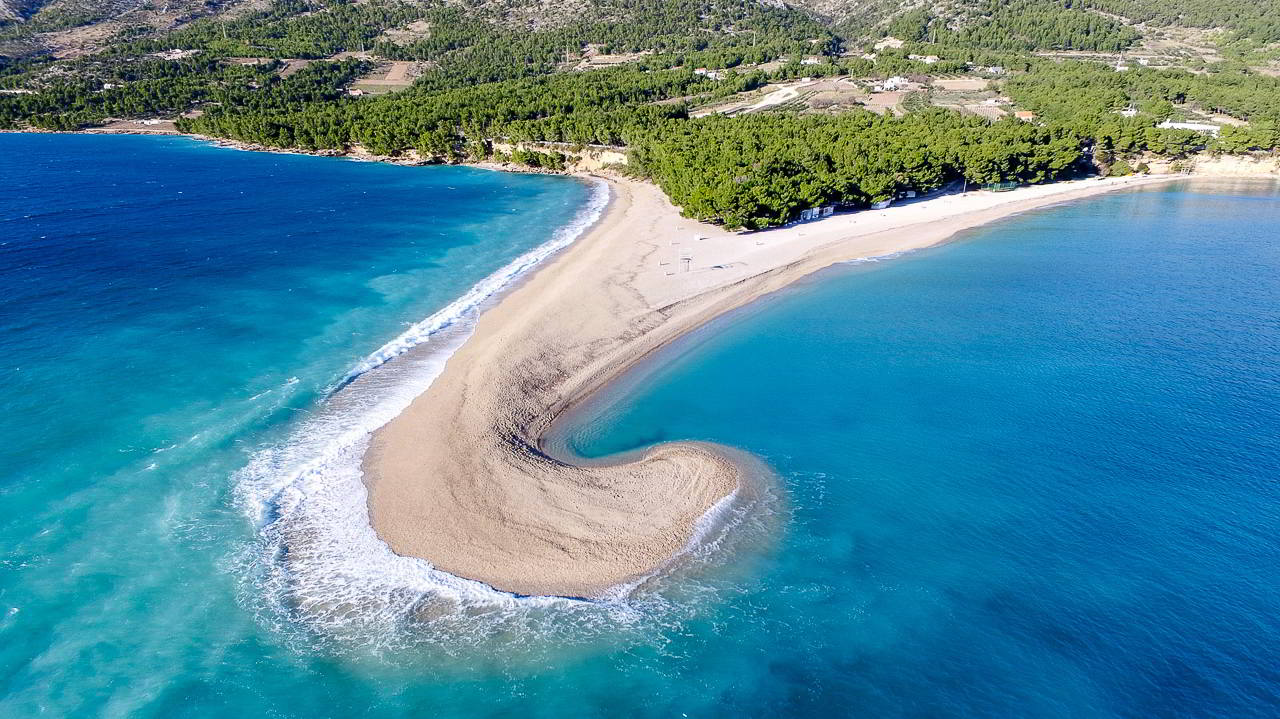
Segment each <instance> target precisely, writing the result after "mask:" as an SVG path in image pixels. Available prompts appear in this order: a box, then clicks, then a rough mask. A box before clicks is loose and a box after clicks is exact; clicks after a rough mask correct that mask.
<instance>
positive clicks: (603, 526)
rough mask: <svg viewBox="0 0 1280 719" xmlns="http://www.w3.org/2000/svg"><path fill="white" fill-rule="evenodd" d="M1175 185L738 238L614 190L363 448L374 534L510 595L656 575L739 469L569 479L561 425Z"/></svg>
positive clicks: (973, 205)
mask: <svg viewBox="0 0 1280 719" xmlns="http://www.w3.org/2000/svg"><path fill="white" fill-rule="evenodd" d="M1171 179H1178V178H1173V177H1149V178H1148V177H1129V178H1111V179H1103V180H1081V181H1076V182H1064V183H1056V184H1050V185H1039V186H1034V187H1027V188H1023V189H1020V190H1016V191H1013V192H1006V193H992V192H985V191H979V192H970V193H967V194H963V195H961V194H948V195H941V196H937V197H932V198H928V199H923V200H919V201H915V202H913V203H911V204H908V205H903V206H898V207H891V208H889V209H886V210H878V211H864V212H857V213H850V214H842V215H836V216H834V217H831V218H827V219H824V220H821V221H817V222H811V223H807V224H797V225H791V226H788V227H785V228H780V229H776V230H771V231H767V232H757V233H750V234H735V233H730V232H726V231H724V230H721V229H719V228H716V227H712V226H709V225H706V224H703V223H699V222H695V221H693V220H689V219H686V218H683V217H681V216H680V214H679V211H678V210H677V209H676V208H674V207H672V205H671V204H670V202H669V201H668V200H667V199H666V197H665V196H664V195H663V194H662V193H661V191H659V190H658V188H656V187H654V186H653V185H650V184H647V183H642V182H634V181H627V180H617V179H614V180H609V183H610V189H611V191H612V200H611V203H610V206H609V208H608V210H607V211H606V213H605V215H604V217H602V219H601V220H600V221H599V222H598V223H597V224H596V226H595V227H593V228H592V229H591V230H590V231H589V232H588V233H587V234H586V235H585V236H584V237H583V238H582V239H580V240H579V241H578V242H576V243H575V244H574V245H573V246H571V247H570V248H568V249H566V250H565V251H563V252H562V253H561V254H560V255H558V256H556V257H555V258H553V259H552V260H550V261H549V262H548V264H547V265H545V266H544V267H542V268H541V269H540V270H539V271H537V272H536V274H534V275H533V276H532V277H531V278H530V279H529V280H528V281H527V282H525V283H524V284H523V285H521V286H519V287H518V288H516V289H515V290H514V291H512V292H511V293H510V294H508V295H507V296H506V297H504V298H503V299H502V300H501V301H500V302H499V303H498V304H497V305H496V306H494V307H493V308H491V309H490V310H488V311H487V312H485V313H484V315H483V316H482V317H481V318H480V319H479V321H478V322H477V325H476V328H475V332H474V334H473V335H472V337H471V338H470V339H469V340H467V341H466V342H465V343H464V344H463V346H462V347H461V348H460V349H459V350H458V351H457V352H456V353H455V354H454V355H453V356H452V357H451V358H450V359H449V360H448V363H447V365H446V366H445V369H444V372H443V373H442V374H441V375H440V377H438V378H437V379H436V381H435V382H434V383H433V384H432V385H431V387H430V388H428V389H427V391H425V392H424V393H423V394H421V395H420V396H418V397H417V398H416V399H415V400H414V401H413V403H412V404H411V405H410V406H409V407H408V408H407V409H406V410H405V411H404V412H403V413H401V414H400V415H399V416H398V417H396V418H395V419H394V420H392V421H391V422H390V423H388V424H387V425H386V426H384V427H383V428H382V429H380V430H379V431H378V432H376V433H375V435H374V437H373V441H372V444H371V446H370V450H369V452H368V453H367V455H366V457H365V459H364V465H363V466H364V473H365V481H366V484H367V485H368V488H369V510H370V516H371V520H372V522H373V526H374V529H375V530H376V531H377V533H378V535H379V536H380V537H381V538H382V539H383V540H384V541H386V542H387V543H388V545H389V546H390V547H391V549H392V550H393V551H395V552H397V553H399V554H402V555H407V556H414V557H421V558H424V559H426V560H428V561H430V562H431V563H432V564H434V565H435V566H436V567H438V568H440V569H443V570H445V571H447V572H450V573H453V574H456V575H458V576H462V577H466V578H469V579H475V580H478V581H481V582H484V583H486V584H489V585H491V586H493V587H495V588H497V589H501V590H506V591H511V592H516V593H520V594H531V595H561V596H579V597H590V596H598V595H600V594H601V593H602V592H604V591H605V590H607V589H608V588H610V587H612V586H615V585H618V584H621V583H625V582H627V581H629V580H633V579H635V578H637V577H641V576H644V575H647V574H650V573H652V572H653V571H654V570H655V569H657V568H659V567H661V566H663V565H664V564H665V563H667V562H669V561H670V560H671V558H672V557H673V556H674V555H676V554H678V553H679V552H680V551H681V550H682V549H683V548H684V547H686V546H687V544H688V543H689V541H690V538H691V537H692V536H693V533H694V528H695V524H696V523H697V521H698V520H699V518H701V517H702V516H703V515H704V514H705V513H706V512H707V511H708V510H709V509H710V508H711V507H712V506H714V505H715V504H716V503H717V502H718V501H719V500H721V499H723V498H724V497H726V496H727V495H729V494H730V493H732V492H733V491H734V490H735V488H736V487H737V486H738V483H739V478H740V475H739V473H740V471H741V470H740V468H739V467H738V465H736V464H735V463H734V462H733V461H730V460H729V459H728V458H727V457H726V456H723V455H721V454H720V453H718V452H716V451H715V450H714V448H710V447H707V446H706V445H698V444H692V443H668V444H663V445H659V446H657V447H654V448H652V449H650V450H649V451H648V452H647V453H645V454H644V455H643V456H642V457H640V458H639V459H636V460H635V461H629V462H625V463H620V464H615V465H611V466H595V465H592V466H576V465H574V464H570V463H568V462H565V461H563V460H562V459H560V458H556V457H552V456H549V455H548V454H547V453H546V452H544V451H543V446H542V437H543V435H544V434H545V432H546V431H547V429H548V427H549V426H550V425H551V423H552V422H553V421H554V420H555V419H556V418H557V417H558V416H560V415H561V414H562V413H563V412H564V411H565V410H566V409H568V408H570V407H571V406H573V405H574V404H576V403H578V402H580V401H582V400H583V399H585V398H586V397H588V396H590V395H591V394H592V393H594V392H595V391H597V390H598V389H600V388H601V387H602V386H604V385H605V384H607V383H608V382H609V381H610V380H612V379H614V378H616V377H617V376H618V375H620V374H621V373H623V372H625V371H626V370H627V369H628V368H629V367H631V366H633V365H634V364H635V363H636V362H638V361H639V360H641V359H642V358H644V357H645V356H646V355H648V354H650V353H652V352H653V351H655V350H656V349H658V348H660V347H662V346H663V345H665V344H667V343H669V342H671V341H672V340H674V339H676V338H677V337H679V336H681V335H683V334H685V333H687V332H689V331H690V330H692V329H694V328H696V327H698V326H701V325H703V324H705V323H706V322H708V321H709V320H711V319H713V318H715V317H716V316H718V315H720V314H723V313H725V312H727V311H729V310H732V309H734V308H737V307H740V306H742V305H744V304H747V303H749V302H751V301H753V300H755V299H757V298H759V297H761V296H763V295H765V294H768V293H771V292H774V291H776V290H778V289H780V288H782V287H785V286H787V285H788V284H790V283H792V282H795V281H796V280H797V279H799V278H801V277H804V276H806V275H809V274H811V273H813V272H815V271H817V270H820V269H822V268H824V267H827V266H830V265H831V264H834V263H837V262H842V261H848V260H853V259H857V258H864V257H877V256H883V255H891V254H894V253H898V252H904V251H908V250H913V249H918V248H923V247H928V246H930V245H934V244H937V243H939V242H942V241H944V240H946V239H947V238H949V237H951V236H953V235H954V234H956V233H957V232H959V231H962V230H965V229H968V228H971V227H975V226H978V225H981V224H984V223H987V222H990V221H992V220H996V219H999V218H1002V217H1006V216H1009V215H1012V214H1015V213H1019V212H1023V211H1026V210H1031V209H1035V208H1038V207H1043V206H1046V205H1051V204H1055V203H1059V202H1064V201H1068V200H1073V199H1079V198H1083V197H1087V196H1090V195H1095V194H1100V193H1104V192H1110V191H1114V190H1119V189H1124V188H1131V187H1138V186H1141V185H1145V184H1151V183H1158V182H1163V181H1168V180H1171Z"/></svg>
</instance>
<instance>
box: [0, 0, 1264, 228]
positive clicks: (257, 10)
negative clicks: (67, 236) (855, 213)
mask: <svg viewBox="0 0 1280 719" xmlns="http://www.w3.org/2000/svg"><path fill="white" fill-rule="evenodd" d="M73 1H79V2H82V1H83V0H53V3H54V4H50V5H46V6H43V7H41V8H39V9H36V10H34V11H31V10H24V11H23V12H27V13H28V17H27V19H25V20H23V21H20V22H19V21H11V22H8V23H6V24H5V25H4V28H3V31H4V32H6V33H8V35H7V37H8V38H9V40H8V42H9V45H8V46H7V47H9V48H14V49H11V50H10V52H11V54H10V56H9V59H7V60H5V61H4V63H3V65H0V128H11V129H17V128H42V129H52V130H64V131H65V130H79V129H84V128H89V127H96V126H102V125H104V124H110V123H115V124H114V125H112V126H113V127H117V128H120V129H134V130H136V129H139V126H138V125H137V124H136V121H144V122H146V123H151V124H150V125H146V126H145V127H155V126H156V123H161V122H165V123H170V124H167V125H164V127H170V128H174V127H176V129H178V130H181V131H184V132H190V133H199V134H202V135H207V136H213V137H220V138H229V139H233V140H237V141H241V142H247V143H254V144H258V145H264V146H269V147H278V148H287V149H294V150H301V151H308V152H325V153H350V152H359V153H364V154H371V155H375V156H380V157H387V158H394V159H399V160H401V161H408V162H460V161H473V162H474V161H498V162H509V163H516V164H519V165H524V166H530V167H534V168H539V169H550V170H561V169H564V168H566V167H567V166H568V165H570V164H572V162H573V161H574V158H576V157H581V156H582V152H581V151H579V150H577V149H575V148H580V147H584V146H606V147H608V148H609V151H610V152H611V153H613V155H614V156H619V157H622V158H625V159H626V162H627V164H628V168H629V169H628V171H630V172H633V173H637V174H641V175H644V176H646V177H649V178H650V179H653V180H654V181H655V182H657V183H659V184H660V185H661V186H662V187H663V189H664V190H665V191H666V192H667V193H668V195H670V196H671V197H672V198H673V200H676V201H677V203H678V204H680V205H681V206H682V207H683V208H684V210H685V211H686V213H688V214H690V215H691V216H695V217H699V218H701V219H706V220H709V221H715V222H722V223H724V224H726V225H729V226H732V227H763V226H769V225H773V224H778V223H782V222H786V221H789V220H790V219H791V218H793V217H794V216H795V215H796V214H797V213H798V212H799V211H801V210H803V209H805V208H809V207H813V206H818V205H828V204H842V205H850V206H862V205H867V204H872V203H876V202H880V201H883V200H885V199H892V198H893V197H895V196H897V195H898V194H900V193H905V192H920V191H929V190H932V189H935V188H937V187H940V186H942V185H944V184H946V183H948V182H952V181H968V182H972V183H978V184H988V183H1004V182H1015V183H1016V182H1032V183H1034V182H1046V181H1052V180H1054V179H1057V178H1060V177H1065V176H1072V175H1079V174H1087V173H1092V172H1099V171H1100V172H1104V173H1113V174H1114V173H1125V172H1131V171H1135V170H1140V169H1142V168H1143V167H1144V166H1145V165H1147V164H1149V163H1153V162H1158V163H1163V164H1166V165H1167V164H1169V163H1181V164H1182V165H1183V166H1185V165H1187V164H1188V163H1190V162H1192V161H1193V158H1194V157H1195V156H1197V155H1199V154H1202V153H1206V152H1208V153H1255V152H1272V151H1274V150H1275V149H1276V148H1277V146H1280V80H1277V79H1276V78H1275V77H1273V75H1274V74H1275V73H1274V72H1272V68H1273V67H1274V62H1275V59H1276V58H1277V57H1280V52H1278V50H1277V44H1275V43H1272V42H1270V40H1269V38H1271V36H1272V35H1271V33H1272V32H1273V30H1274V28H1273V27H1272V24H1273V23H1274V22H1276V13H1269V12H1258V11H1257V10H1258V7H1255V6H1245V5H1243V4H1240V3H1238V2H1237V0H1215V2H1210V3H1206V4H1202V5H1190V4H1187V5H1185V6H1184V5H1180V4H1179V3H1178V2H1173V3H1161V4H1159V5H1157V4H1155V3H1149V2H1147V0H1012V1H1010V2H997V1H996V0H951V1H950V2H946V3H942V2H931V3H920V4H914V5H903V4H899V3H890V2H886V1H885V0H866V1H864V2H836V1H835V0H805V4H793V5H789V4H784V3H781V2H778V3H758V2H746V3H743V2H740V1H737V0H735V1H733V2H730V1H729V0H547V1H546V2H543V3H539V4H532V3H528V2H516V1H515V0H461V1H457V0H450V1H449V2H430V3H417V2H404V1H402V0H361V1H360V2H342V1H340V0H272V2H271V3H270V4H269V5H255V4H252V2H247V3H242V4H238V5H201V6H199V7H196V6H193V5H183V6H179V5H176V4H171V5H163V6H157V5H156V4H155V2H156V0H145V2H144V3H143V4H140V5H136V6H131V7H130V6H121V7H103V8H99V9H98V10H97V12H98V13H99V14H100V15H101V16H100V17H98V19H95V20H92V21H87V22H86V23H84V24H82V25H79V26H75V27H71V28H66V27H64V28H63V29H61V30H57V31H42V32H38V33H33V30H34V29H38V28H40V27H42V26H49V25H50V24H56V19H57V18H60V17H61V18H64V19H65V18H67V17H71V16H69V15H66V14H63V15H59V14H58V13H59V12H63V10H60V9H59V8H70V7H72V6H62V5H58V4H56V3H61V2H73ZM254 1H256V0H254ZM1267 6H1268V4H1260V7H1262V8H1264V9H1265V8H1266V7H1267ZM1120 10H1123V11H1125V12H1130V13H1135V14H1138V13H1142V17H1143V19H1144V21H1145V22H1144V23H1133V22H1130V21H1129V20H1127V19H1126V18H1123V17H1120V16H1118V15H1116V14H1115V12H1113V11H1120ZM67 22H70V21H67ZM42 24H43V25H42ZM1196 24H1199V25H1204V26H1213V29H1208V28H1207V27H1196V26H1195V25H1196ZM73 36H75V37H78V38H79V40H78V43H79V44H78V45H76V44H74V43H72V42H70V41H69V40H68V38H69V37H73ZM59 48H61V49H59ZM126 120H127V121H135V122H134V123H133V124H129V123H125V124H120V122H121V121H126Z"/></svg>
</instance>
